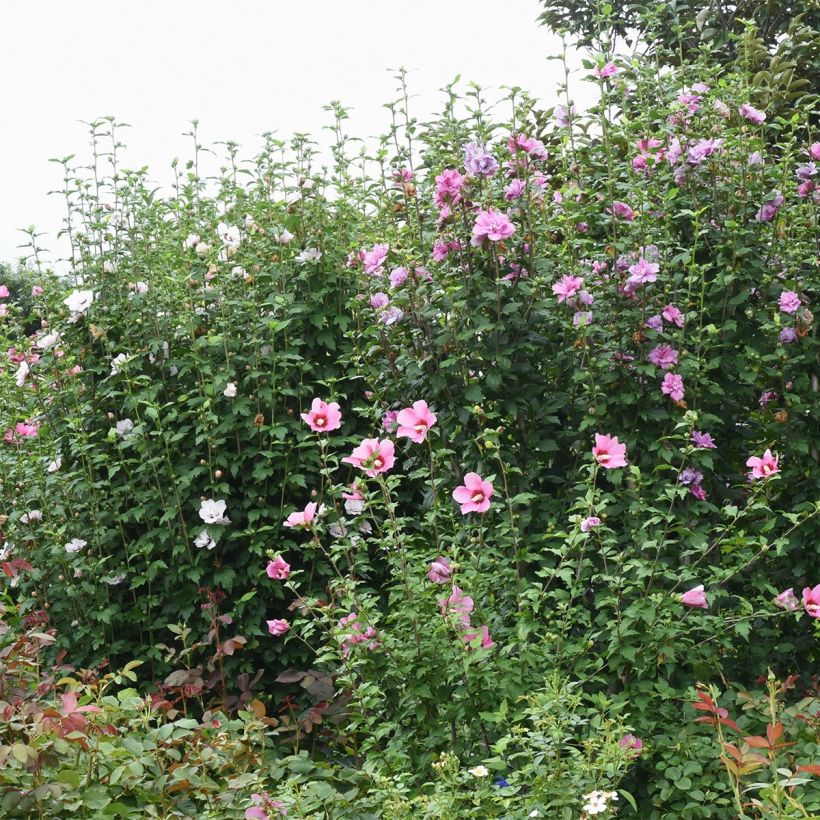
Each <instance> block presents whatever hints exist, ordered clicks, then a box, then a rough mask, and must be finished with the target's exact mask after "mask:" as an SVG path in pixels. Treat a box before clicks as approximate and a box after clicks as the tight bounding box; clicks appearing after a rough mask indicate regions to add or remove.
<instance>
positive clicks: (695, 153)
mask: <svg viewBox="0 0 820 820" xmlns="http://www.w3.org/2000/svg"><path fill="white" fill-rule="evenodd" d="M722 147H723V140H722V139H702V140H698V142H696V143H695V144H694V145H693V146H692V147H691V148H689V150H688V151H687V152H686V164H687V165H690V166H691V167H693V168H697V167H698V166H699V165H700V164H701V163H702V162H703V160H705V159H708V158H709V157H711V156H712V155H713V154H716V153H719V152H720V150H721V148H722Z"/></svg>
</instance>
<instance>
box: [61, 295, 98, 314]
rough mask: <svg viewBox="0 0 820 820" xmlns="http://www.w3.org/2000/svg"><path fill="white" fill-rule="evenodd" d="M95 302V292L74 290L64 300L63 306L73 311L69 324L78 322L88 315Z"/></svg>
mask: <svg viewBox="0 0 820 820" xmlns="http://www.w3.org/2000/svg"><path fill="white" fill-rule="evenodd" d="M93 302H94V291H93V290H73V291H71V293H69V294H68V296H66V298H65V299H63V304H64V305H65V306H66V307H67V308H68V309H69V310H70V311H71V316H70V317H69V319H68V321H69V322H77V321H79V320H80V319H81V318H82V317H83V316H85V314H86V313H88V309H89V308H90V307H91V305H92V303H93Z"/></svg>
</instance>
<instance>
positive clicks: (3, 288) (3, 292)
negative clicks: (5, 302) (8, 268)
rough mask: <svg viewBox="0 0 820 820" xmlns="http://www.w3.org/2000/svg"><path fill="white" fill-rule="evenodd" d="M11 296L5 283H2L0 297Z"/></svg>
mask: <svg viewBox="0 0 820 820" xmlns="http://www.w3.org/2000/svg"><path fill="white" fill-rule="evenodd" d="M8 298H9V289H8V288H7V287H6V286H5V285H0V299H8Z"/></svg>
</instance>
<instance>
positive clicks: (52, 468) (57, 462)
mask: <svg viewBox="0 0 820 820" xmlns="http://www.w3.org/2000/svg"><path fill="white" fill-rule="evenodd" d="M62 466H63V459H62V457H61V456H57V458H55V459H54V461H52V462H51V463H50V464H49V465H48V467H46V471H47V472H49V473H56V472H57V470H59V469H60V467H62Z"/></svg>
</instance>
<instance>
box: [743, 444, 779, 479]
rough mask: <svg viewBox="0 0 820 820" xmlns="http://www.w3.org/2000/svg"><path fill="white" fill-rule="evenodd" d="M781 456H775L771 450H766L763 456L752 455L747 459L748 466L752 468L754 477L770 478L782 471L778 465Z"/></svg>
mask: <svg viewBox="0 0 820 820" xmlns="http://www.w3.org/2000/svg"><path fill="white" fill-rule="evenodd" d="M778 458H779V456H773V455H772V451H771V450H768V449H767V450H766V452H765V453H763V456H762V457H758V456H752V457H751V458H749V459H747V460H746V466H747V467H751V468H752V478H768V477H769V476H772V475H774V474H775V473H779V472H780V468H779V467H778V466H777V460H778Z"/></svg>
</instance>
